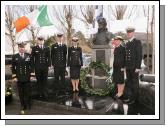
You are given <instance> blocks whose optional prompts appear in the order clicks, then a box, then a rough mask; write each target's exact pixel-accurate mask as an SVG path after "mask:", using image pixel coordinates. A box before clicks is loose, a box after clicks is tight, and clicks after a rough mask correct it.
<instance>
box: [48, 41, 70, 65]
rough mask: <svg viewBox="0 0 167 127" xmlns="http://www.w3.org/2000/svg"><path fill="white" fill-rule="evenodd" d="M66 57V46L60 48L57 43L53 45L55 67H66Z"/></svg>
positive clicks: (52, 55) (52, 53)
mask: <svg viewBox="0 0 167 127" xmlns="http://www.w3.org/2000/svg"><path fill="white" fill-rule="evenodd" d="M66 55H67V46H66V45H65V44H62V45H61V46H59V45H58V43H55V44H53V45H52V48H51V59H52V65H53V66H55V67H66Z"/></svg>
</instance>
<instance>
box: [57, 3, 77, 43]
mask: <svg viewBox="0 0 167 127" xmlns="http://www.w3.org/2000/svg"><path fill="white" fill-rule="evenodd" d="M54 14H55V16H56V18H57V20H58V21H59V23H60V24H61V27H62V28H61V29H62V30H65V32H67V42H68V45H71V37H72V31H73V29H72V23H73V18H74V17H75V15H76V10H75V7H74V6H72V5H64V6H63V7H62V9H60V8H59V9H56V8H55V7H54ZM59 29H60V28H59Z"/></svg>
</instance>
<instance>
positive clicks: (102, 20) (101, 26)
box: [97, 17, 107, 29]
mask: <svg viewBox="0 0 167 127" xmlns="http://www.w3.org/2000/svg"><path fill="white" fill-rule="evenodd" d="M97 23H98V26H99V29H104V28H106V26H107V22H106V19H105V18H103V17H101V18H99V19H98V20H97Z"/></svg>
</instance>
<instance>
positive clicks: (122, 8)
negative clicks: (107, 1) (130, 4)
mask: <svg viewBox="0 0 167 127" xmlns="http://www.w3.org/2000/svg"><path fill="white" fill-rule="evenodd" d="M109 7H110V9H111V12H112V15H113V16H114V17H115V18H116V20H122V19H123V17H124V14H125V12H126V10H127V5H116V6H114V7H112V6H109Z"/></svg>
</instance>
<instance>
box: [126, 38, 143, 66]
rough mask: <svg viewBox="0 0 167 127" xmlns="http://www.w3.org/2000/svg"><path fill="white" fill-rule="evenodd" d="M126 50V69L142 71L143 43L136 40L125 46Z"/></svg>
mask: <svg viewBox="0 0 167 127" xmlns="http://www.w3.org/2000/svg"><path fill="white" fill-rule="evenodd" d="M125 50H126V62H125V65H126V68H127V69H136V68H137V69H140V68H141V61H142V45H141V41H140V40H137V39H136V38H134V39H133V40H132V41H131V42H127V43H126V45H125Z"/></svg>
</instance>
